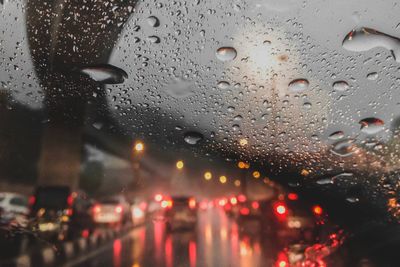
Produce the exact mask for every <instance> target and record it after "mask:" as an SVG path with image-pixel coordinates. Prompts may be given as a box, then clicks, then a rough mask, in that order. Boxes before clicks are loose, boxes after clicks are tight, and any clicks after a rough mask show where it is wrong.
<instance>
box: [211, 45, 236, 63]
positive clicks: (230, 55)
mask: <svg viewBox="0 0 400 267" xmlns="http://www.w3.org/2000/svg"><path fill="white" fill-rule="evenodd" d="M216 56H217V58H218V59H219V60H221V61H223V62H226V61H231V60H234V59H235V58H236V56H237V52H236V49H235V48H233V47H220V48H218V50H217V53H216Z"/></svg>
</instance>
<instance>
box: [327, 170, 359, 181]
mask: <svg viewBox="0 0 400 267" xmlns="http://www.w3.org/2000/svg"><path fill="white" fill-rule="evenodd" d="M353 176H354V174H352V173H351V172H343V173H339V174H337V175H335V176H333V177H332V180H333V182H336V180H346V179H348V178H353Z"/></svg>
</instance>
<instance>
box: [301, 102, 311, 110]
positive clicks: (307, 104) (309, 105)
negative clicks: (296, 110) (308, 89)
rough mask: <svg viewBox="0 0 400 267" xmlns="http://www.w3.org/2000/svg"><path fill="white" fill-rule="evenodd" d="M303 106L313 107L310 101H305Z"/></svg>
mask: <svg viewBox="0 0 400 267" xmlns="http://www.w3.org/2000/svg"><path fill="white" fill-rule="evenodd" d="M303 107H304V108H306V109H310V108H311V107H312V104H311V103H310V102H305V103H304V104H303Z"/></svg>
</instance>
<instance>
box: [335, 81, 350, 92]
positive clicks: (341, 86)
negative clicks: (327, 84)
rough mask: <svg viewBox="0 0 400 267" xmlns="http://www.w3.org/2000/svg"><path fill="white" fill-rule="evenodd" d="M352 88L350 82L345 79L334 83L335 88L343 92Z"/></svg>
mask: <svg viewBox="0 0 400 267" xmlns="http://www.w3.org/2000/svg"><path fill="white" fill-rule="evenodd" d="M349 88H350V86H349V84H348V83H347V82H345V81H337V82H334V83H333V90H335V91H337V92H343V91H346V90H348V89H349Z"/></svg>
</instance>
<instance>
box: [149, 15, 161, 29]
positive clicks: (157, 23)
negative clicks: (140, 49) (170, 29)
mask: <svg viewBox="0 0 400 267" xmlns="http://www.w3.org/2000/svg"><path fill="white" fill-rule="evenodd" d="M147 23H148V24H149V25H150V26H151V27H158V26H160V20H159V19H158V18H157V17H155V16H150V17H148V18H147Z"/></svg>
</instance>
